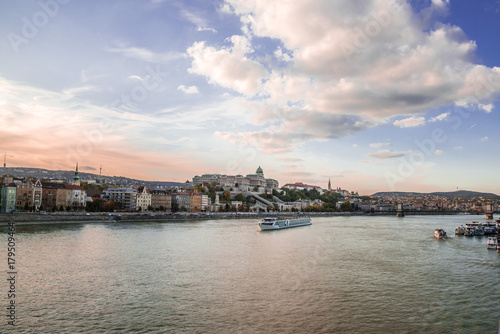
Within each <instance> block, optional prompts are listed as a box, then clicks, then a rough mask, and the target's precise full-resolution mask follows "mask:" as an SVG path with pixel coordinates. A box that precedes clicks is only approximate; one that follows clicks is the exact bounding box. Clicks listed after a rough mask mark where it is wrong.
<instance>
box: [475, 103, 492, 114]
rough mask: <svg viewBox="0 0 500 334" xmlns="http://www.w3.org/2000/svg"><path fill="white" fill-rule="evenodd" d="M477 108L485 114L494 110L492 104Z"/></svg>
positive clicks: (481, 105) (480, 105)
mask: <svg viewBox="0 0 500 334" xmlns="http://www.w3.org/2000/svg"><path fill="white" fill-rule="evenodd" d="M478 107H479V109H482V110H484V111H486V112H487V113H490V112H491V111H492V110H493V108H494V106H493V104H491V103H490V104H479V105H478Z"/></svg>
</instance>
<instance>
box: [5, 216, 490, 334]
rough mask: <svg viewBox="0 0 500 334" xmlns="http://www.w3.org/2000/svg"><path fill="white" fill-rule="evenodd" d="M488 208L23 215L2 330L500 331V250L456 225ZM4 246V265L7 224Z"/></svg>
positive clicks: (7, 287) (185, 331)
mask: <svg viewBox="0 0 500 334" xmlns="http://www.w3.org/2000/svg"><path fill="white" fill-rule="evenodd" d="M481 218H483V217H479V216H477V217H476V216H407V217H405V218H396V217H389V216H381V217H372V216H361V217H317V218H316V217H313V220H312V222H313V225H311V226H306V227H299V228H293V229H287V230H281V231H272V232H259V229H258V225H257V224H258V220H249V219H244V220H221V221H190V222H185V221H184V222H179V223H175V222H165V223H161V222H150V223H144V222H141V223H107V224H103V223H94V224H77V225H75V224H73V225H70V224H68V225H48V226H19V225H18V226H17V231H16V254H15V256H16V259H17V261H16V270H17V276H16V297H15V300H16V305H17V307H16V327H15V329H13V328H12V326H10V325H7V317H6V315H7V312H8V311H7V310H6V306H7V302H8V301H7V290H8V289H9V286H8V282H7V281H6V280H2V281H3V282H4V283H3V284H0V291H4V292H3V293H2V298H1V301H2V307H1V309H2V310H3V311H2V312H3V313H4V314H5V316H2V322H3V323H2V324H1V325H0V328H3V329H2V330H0V332H4V331H6V332H12V333H14V332H15V333H496V330H497V326H498V320H499V319H500V254H498V253H497V252H496V251H488V250H487V249H486V240H487V238H474V237H473V238H466V237H454V228H455V227H456V226H458V225H461V224H465V223H466V222H469V221H472V219H476V220H477V219H481ZM438 227H441V228H444V229H445V230H446V231H447V232H448V235H450V238H449V239H448V240H441V241H440V240H436V239H434V238H433V233H434V229H435V228H438ZM4 246H5V247H4ZM0 247H1V248H0V249H3V251H1V255H0V260H1V262H0V263H1V267H3V268H2V271H7V254H6V248H7V235H6V231H5V230H2V235H1V236H0ZM4 269H5V270H4Z"/></svg>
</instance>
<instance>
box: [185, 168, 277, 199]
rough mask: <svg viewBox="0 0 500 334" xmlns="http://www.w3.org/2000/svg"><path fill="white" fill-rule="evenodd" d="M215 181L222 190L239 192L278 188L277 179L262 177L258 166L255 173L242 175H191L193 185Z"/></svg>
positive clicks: (270, 190)
mask: <svg viewBox="0 0 500 334" xmlns="http://www.w3.org/2000/svg"><path fill="white" fill-rule="evenodd" d="M212 182H215V185H217V186H219V187H222V188H223V189H224V190H231V189H232V191H239V192H247V191H252V192H257V193H264V192H266V191H268V192H272V190H273V189H278V187H279V183H278V181H277V180H274V179H269V178H267V179H266V178H265V177H264V171H263V170H262V168H261V167H260V166H259V168H257V170H256V171H255V174H248V175H247V176H243V175H221V174H203V175H202V176H198V175H196V176H195V177H193V186H196V185H209V184H210V183H212Z"/></svg>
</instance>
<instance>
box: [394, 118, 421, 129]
mask: <svg viewBox="0 0 500 334" xmlns="http://www.w3.org/2000/svg"><path fill="white" fill-rule="evenodd" d="M392 124H393V125H394V126H397V127H399V128H413V127H416V126H420V125H424V124H425V117H409V118H405V119H400V120H397V121H395V122H394V123H392Z"/></svg>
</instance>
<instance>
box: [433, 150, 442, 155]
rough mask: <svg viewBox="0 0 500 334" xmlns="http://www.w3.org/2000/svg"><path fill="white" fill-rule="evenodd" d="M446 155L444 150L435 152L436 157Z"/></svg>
mask: <svg viewBox="0 0 500 334" xmlns="http://www.w3.org/2000/svg"><path fill="white" fill-rule="evenodd" d="M443 154H444V151H442V150H435V151H434V155H443Z"/></svg>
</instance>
